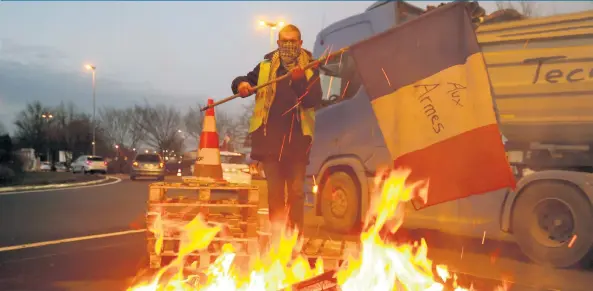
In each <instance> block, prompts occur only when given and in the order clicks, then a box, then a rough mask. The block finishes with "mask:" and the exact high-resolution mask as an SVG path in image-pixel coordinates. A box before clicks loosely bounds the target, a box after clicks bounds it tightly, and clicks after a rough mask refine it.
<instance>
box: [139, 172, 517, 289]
mask: <svg viewBox="0 0 593 291" xmlns="http://www.w3.org/2000/svg"><path fill="white" fill-rule="evenodd" d="M409 174H410V171H409V170H394V171H388V172H387V171H384V172H382V173H380V174H379V175H378V176H377V179H376V181H375V182H376V189H375V191H374V193H375V194H374V197H372V203H371V206H370V208H369V211H368V215H367V218H366V220H365V227H364V231H363V232H362V234H361V235H360V242H361V249H360V252H359V253H358V254H349V255H348V257H345V258H344V259H345V263H344V264H343V265H342V267H341V268H340V269H339V270H337V272H336V275H335V277H336V280H337V283H338V285H339V286H340V288H341V289H340V290H344V291H360V290H377V291H379V290H381V291H382V290H406V291H442V290H445V285H444V283H445V282H448V281H450V283H448V284H449V285H451V286H453V288H454V290H455V291H463V290H465V291H467V290H473V288H472V287H471V286H470V288H469V289H466V288H463V287H461V286H458V285H457V277H456V275H451V274H450V273H449V271H448V269H447V267H446V266H442V265H437V266H435V268H434V271H433V264H432V261H431V260H430V259H428V258H427V252H428V248H427V245H426V242H425V241H424V240H423V239H422V240H421V241H420V242H416V243H414V244H403V245H395V244H393V243H389V242H387V241H386V240H385V239H382V237H381V233H382V232H384V231H385V230H388V231H390V232H395V231H397V229H398V228H399V227H400V226H401V224H402V221H403V219H404V211H403V210H404V205H405V204H404V203H406V202H409V201H411V200H412V199H422V200H424V201H426V199H427V197H426V193H427V191H426V189H427V187H428V183H427V182H425V181H422V182H417V183H413V184H408V183H406V179H407V178H408V176H409ZM165 227H171V225H167V223H165V222H163V220H162V219H157V220H156V221H155V223H154V224H153V225H152V227H151V228H150V230H151V231H152V232H153V234H154V235H155V237H156V239H157V243H156V244H157V245H158V246H157V247H156V248H157V249H155V251H157V252H160V249H161V246H162V243H163V242H162V241H163V237H164V233H165V232H164V231H163V228H165ZM181 228H182V234H181V237H180V250H179V256H178V257H177V258H176V259H175V260H174V261H173V262H172V263H171V264H169V265H168V266H166V267H164V268H162V269H160V270H159V271H158V272H157V273H156V275H155V276H154V277H153V278H152V279H151V281H150V282H146V283H144V284H139V285H137V286H134V287H131V288H129V289H128V291H161V290H163V291H189V290H200V291H203V290H208V291H211V290H227V291H239V290H240V291H260V290H261V291H268V290H270V291H277V290H282V289H284V288H290V286H291V285H293V284H295V283H298V282H301V281H304V280H307V279H310V278H313V277H315V276H317V275H320V274H322V273H323V272H324V267H323V260H322V259H321V258H317V261H316V264H315V266H314V267H311V266H310V265H309V262H308V260H307V259H306V258H304V257H302V256H300V255H294V253H295V252H294V251H293V250H294V249H300V243H301V241H300V240H299V239H298V233H297V232H296V231H295V232H292V233H291V232H290V231H288V230H286V229H285V228H281V231H279V232H280V234H279V237H278V238H277V239H276V241H272V242H271V243H270V246H269V247H268V248H269V249H268V251H267V252H265V253H264V254H263V255H261V254H260V255H256V256H255V258H253V260H252V261H251V263H250V265H249V266H247V267H248V268H246V269H247V271H246V270H245V268H241V266H240V264H238V263H236V262H235V259H236V251H235V248H234V246H233V245H232V244H225V245H224V246H223V247H222V254H221V255H220V256H219V257H218V258H217V259H216V261H215V262H214V263H212V264H211V265H210V266H209V267H208V269H207V270H206V271H205V272H203V273H199V272H190V274H187V272H186V269H187V267H189V266H187V265H186V264H185V261H186V260H185V258H186V257H187V256H188V255H189V254H191V253H192V252H195V251H200V250H204V249H206V248H207V247H208V245H209V244H210V243H211V242H212V241H213V240H214V239H215V237H216V235H217V234H218V233H219V232H220V231H221V227H220V226H210V225H209V224H208V223H207V222H205V220H204V219H203V217H202V216H201V215H198V216H197V217H196V218H195V219H194V220H192V221H191V222H190V223H188V224H187V225H184V226H182V227H181ZM159 241H160V242H159ZM200 274H202V276H200ZM438 279H440V280H439V281H437V280H438ZM507 288H508V286H501V287H499V288H498V289H496V290H506V289H507Z"/></svg>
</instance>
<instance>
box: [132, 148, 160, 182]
mask: <svg viewBox="0 0 593 291" xmlns="http://www.w3.org/2000/svg"><path fill="white" fill-rule="evenodd" d="M165 175H166V171H165V162H164V161H163V158H162V157H161V156H160V155H159V154H138V155H137V156H136V158H134V161H133V162H132V169H131V171H130V180H135V179H136V178H137V177H156V179H157V180H159V181H162V180H165Z"/></svg>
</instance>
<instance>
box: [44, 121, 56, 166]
mask: <svg viewBox="0 0 593 291" xmlns="http://www.w3.org/2000/svg"><path fill="white" fill-rule="evenodd" d="M41 118H43V119H44V120H45V121H46V122H47V129H48V130H49V121H50V120H51V119H52V118H54V116H53V115H52V114H51V113H47V112H46V113H43V114H41ZM45 135H46V143H47V157H46V159H47V162H49V133H46V134H45Z"/></svg>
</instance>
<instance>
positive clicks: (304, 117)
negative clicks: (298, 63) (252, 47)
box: [249, 60, 315, 139]
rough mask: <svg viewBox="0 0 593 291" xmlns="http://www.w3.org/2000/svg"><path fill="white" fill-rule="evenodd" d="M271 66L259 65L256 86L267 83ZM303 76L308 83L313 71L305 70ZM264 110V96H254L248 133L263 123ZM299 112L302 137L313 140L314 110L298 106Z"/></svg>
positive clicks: (266, 64) (268, 64)
mask: <svg viewBox="0 0 593 291" xmlns="http://www.w3.org/2000/svg"><path fill="white" fill-rule="evenodd" d="M271 65H272V62H271V61H269V60H264V61H262V62H261V63H260V64H259V76H258V78H257V85H258V86H260V85H262V84H264V83H266V82H268V80H269V76H270V69H271ZM305 76H306V77H307V81H309V80H310V79H311V77H313V70H311V69H308V70H305ZM264 110H265V96H261V95H256V97H255V107H254V108H253V115H252V116H251V122H250V123H249V133H252V132H254V131H256V130H257V129H258V128H259V127H260V126H262V124H263V123H264V122H263V117H264V113H266V112H264ZM299 112H300V118H301V130H302V132H303V135H308V136H310V137H311V139H313V136H314V135H315V108H309V109H305V108H303V107H302V106H299Z"/></svg>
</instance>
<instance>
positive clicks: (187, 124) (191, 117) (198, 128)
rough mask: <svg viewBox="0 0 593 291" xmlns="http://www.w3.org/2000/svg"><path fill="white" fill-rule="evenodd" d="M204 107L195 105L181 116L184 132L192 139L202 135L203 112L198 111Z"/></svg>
mask: <svg viewBox="0 0 593 291" xmlns="http://www.w3.org/2000/svg"><path fill="white" fill-rule="evenodd" d="M203 106H204V105H202V104H197V105H196V106H192V107H190V108H189V109H188V111H187V113H186V114H185V115H184V116H183V125H184V128H185V132H186V133H187V134H188V135H190V136H191V137H193V138H194V139H196V140H197V139H199V138H200V134H201V133H202V126H203V122H204V112H202V111H200V108H202V107H203Z"/></svg>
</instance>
